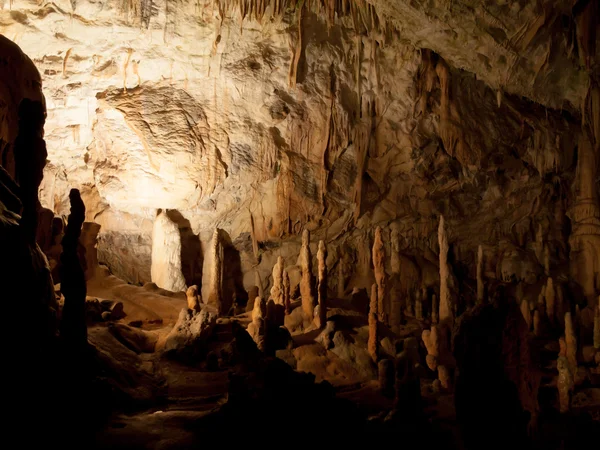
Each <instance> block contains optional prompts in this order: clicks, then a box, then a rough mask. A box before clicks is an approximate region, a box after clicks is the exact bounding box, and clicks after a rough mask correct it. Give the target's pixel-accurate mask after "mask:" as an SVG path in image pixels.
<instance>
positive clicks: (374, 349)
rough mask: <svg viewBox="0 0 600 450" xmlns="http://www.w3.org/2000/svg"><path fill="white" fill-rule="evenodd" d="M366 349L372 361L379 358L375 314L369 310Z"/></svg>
mask: <svg viewBox="0 0 600 450" xmlns="http://www.w3.org/2000/svg"><path fill="white" fill-rule="evenodd" d="M367 350H368V352H369V355H371V358H372V359H373V361H377V360H378V359H379V335H378V330H377V314H376V313H373V312H369V340H368V343H367Z"/></svg>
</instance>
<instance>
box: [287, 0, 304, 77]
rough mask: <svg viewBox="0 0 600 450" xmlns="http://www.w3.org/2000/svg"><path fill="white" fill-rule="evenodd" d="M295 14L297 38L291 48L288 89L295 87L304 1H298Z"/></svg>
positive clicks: (300, 54) (300, 53) (300, 50)
mask: <svg viewBox="0 0 600 450" xmlns="http://www.w3.org/2000/svg"><path fill="white" fill-rule="evenodd" d="M296 12H297V14H298V38H297V40H296V45H295V46H294V47H292V63H291V65H290V72H289V75H288V84H289V86H290V88H295V87H296V83H297V81H298V64H299V63H300V57H301V56H302V18H303V14H304V0H300V3H299V5H298V8H297V9H296Z"/></svg>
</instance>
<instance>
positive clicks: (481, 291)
mask: <svg viewBox="0 0 600 450" xmlns="http://www.w3.org/2000/svg"><path fill="white" fill-rule="evenodd" d="M484 298H485V285H484V281H483V248H482V247H481V245H479V247H477V303H478V304H481V303H483V301H484Z"/></svg>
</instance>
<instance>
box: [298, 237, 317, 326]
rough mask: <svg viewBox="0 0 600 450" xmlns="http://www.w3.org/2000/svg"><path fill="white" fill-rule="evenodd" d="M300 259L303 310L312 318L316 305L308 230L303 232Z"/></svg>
mask: <svg viewBox="0 0 600 450" xmlns="http://www.w3.org/2000/svg"><path fill="white" fill-rule="evenodd" d="M299 261H300V266H301V267H302V280H301V281H300V294H301V295H302V310H303V311H304V314H305V315H306V317H308V318H310V319H311V320H312V318H313V316H314V310H315V306H316V305H315V294H314V281H313V274H312V255H311V253H310V232H309V231H308V230H304V231H303V232H302V248H301V249H300V258H299Z"/></svg>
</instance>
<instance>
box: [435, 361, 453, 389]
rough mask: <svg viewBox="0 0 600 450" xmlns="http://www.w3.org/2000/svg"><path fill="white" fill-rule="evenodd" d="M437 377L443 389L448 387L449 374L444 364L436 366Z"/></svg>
mask: <svg viewBox="0 0 600 450" xmlns="http://www.w3.org/2000/svg"><path fill="white" fill-rule="evenodd" d="M437 371H438V379H439V380H440V386H441V387H442V388H443V389H445V390H449V389H450V374H449V373H448V368H447V367H446V366H438V367H437Z"/></svg>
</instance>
